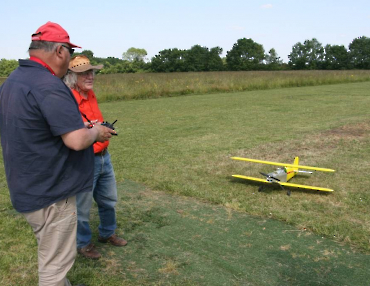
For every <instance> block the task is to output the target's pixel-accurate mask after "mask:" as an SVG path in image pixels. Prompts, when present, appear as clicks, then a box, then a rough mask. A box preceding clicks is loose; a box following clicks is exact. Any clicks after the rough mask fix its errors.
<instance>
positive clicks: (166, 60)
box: [151, 48, 186, 72]
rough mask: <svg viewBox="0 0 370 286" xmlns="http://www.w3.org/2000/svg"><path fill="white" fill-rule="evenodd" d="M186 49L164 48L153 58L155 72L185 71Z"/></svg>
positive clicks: (152, 67)
mask: <svg viewBox="0 0 370 286" xmlns="http://www.w3.org/2000/svg"><path fill="white" fill-rule="evenodd" d="M185 53H186V51H185V50H179V49H177V48H174V49H167V50H162V51H160V52H159V53H158V55H155V56H154V57H153V58H152V62H151V69H152V70H153V71H155V72H181V71H185V66H184V55H185Z"/></svg>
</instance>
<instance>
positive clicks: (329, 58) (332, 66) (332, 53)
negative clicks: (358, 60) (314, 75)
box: [322, 45, 348, 70]
mask: <svg viewBox="0 0 370 286" xmlns="http://www.w3.org/2000/svg"><path fill="white" fill-rule="evenodd" d="M324 50H325V54H324V60H323V62H322V68H323V69H327V70H339V69H346V68H348V52H347V49H346V48H345V47H344V46H343V45H342V46H338V45H333V46H331V45H326V46H325V49H324Z"/></svg>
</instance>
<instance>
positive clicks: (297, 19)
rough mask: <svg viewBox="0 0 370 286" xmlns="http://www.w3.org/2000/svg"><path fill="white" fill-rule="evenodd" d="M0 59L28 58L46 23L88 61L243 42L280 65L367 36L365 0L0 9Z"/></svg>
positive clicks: (20, 3)
mask: <svg viewBox="0 0 370 286" xmlns="http://www.w3.org/2000/svg"><path fill="white" fill-rule="evenodd" d="M0 7H1V8H0V9H1V17H0V59H20V58H27V57H28V53H27V50H28V46H29V44H30V41H31V34H33V33H34V32H36V30H37V29H38V28H39V27H40V26H41V25H43V24H45V23H46V22H48V21H51V22H55V23H58V24H60V25H61V26H62V27H63V28H64V29H65V30H67V32H68V33H69V35H70V39H71V42H72V43H74V44H76V45H79V46H81V47H82V49H77V50H76V51H78V52H81V51H83V50H91V51H92V52H93V53H94V56H95V57H101V58H106V57H116V58H122V53H124V52H126V51H127V49H129V48H131V47H135V48H140V49H145V50H146V51H147V53H148V55H147V58H148V59H151V58H152V57H154V56H155V55H157V54H158V53H159V52H160V51H161V50H165V49H173V48H178V49H190V48H191V47H192V46H194V45H201V46H203V47H207V48H209V49H211V48H213V47H217V46H218V47H221V48H222V49H223V53H222V55H221V56H222V57H224V56H226V53H227V51H230V50H231V49H232V47H233V45H234V44H235V43H236V42H237V40H238V39H242V38H247V39H248V38H250V39H252V40H253V41H254V42H256V43H258V44H261V45H262V46H263V48H264V50H265V53H268V51H269V50H270V49H272V48H274V49H275V50H276V52H277V54H278V56H280V57H281V59H282V60H283V61H284V62H288V55H289V54H290V53H291V51H292V47H293V46H294V45H295V44H297V43H298V42H301V43H303V42H304V41H305V40H312V38H316V39H317V40H318V41H319V42H320V43H321V44H322V45H323V46H325V45H327V44H330V45H344V46H345V47H346V48H348V46H349V44H350V43H351V42H352V41H353V39H355V38H357V37H361V36H366V37H370V0H352V1H348V0H254V1H252V0H203V1H202V0H130V1H127V0H120V1H118V0H116V1H111V0H90V1H85V0H80V1H50V0H48V1H44V0H38V1H29V0H27V1H26V0H8V1H2V3H1V6H0Z"/></svg>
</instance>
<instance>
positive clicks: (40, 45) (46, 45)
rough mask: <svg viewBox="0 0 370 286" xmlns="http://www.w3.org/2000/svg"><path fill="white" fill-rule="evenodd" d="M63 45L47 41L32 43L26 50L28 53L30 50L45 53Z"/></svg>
mask: <svg viewBox="0 0 370 286" xmlns="http://www.w3.org/2000/svg"><path fill="white" fill-rule="evenodd" d="M63 44H64V43H57V42H48V41H32V42H31V44H30V47H29V48H28V52H30V51H31V50H44V51H45V52H52V51H54V50H55V49H56V48H57V47H58V46H60V45H63Z"/></svg>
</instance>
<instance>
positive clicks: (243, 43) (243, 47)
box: [226, 38, 265, 71]
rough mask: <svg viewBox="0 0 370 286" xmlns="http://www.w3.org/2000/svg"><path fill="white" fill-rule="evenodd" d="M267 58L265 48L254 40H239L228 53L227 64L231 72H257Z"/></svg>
mask: <svg viewBox="0 0 370 286" xmlns="http://www.w3.org/2000/svg"><path fill="white" fill-rule="evenodd" d="M264 58H265V50H264V49H263V46H262V45H260V44H258V43H256V42H254V41H253V40H252V39H246V38H243V39H239V40H238V41H237V42H236V43H235V44H234V46H233V47H232V49H231V50H230V51H229V52H227V55H226V62H227V66H228V69H229V70H236V71H241V70H257V69H260V68H261V64H262V61H263V60H264Z"/></svg>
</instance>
